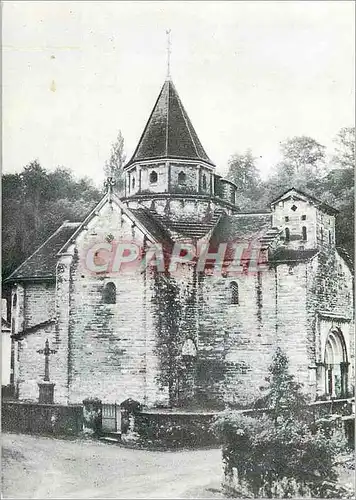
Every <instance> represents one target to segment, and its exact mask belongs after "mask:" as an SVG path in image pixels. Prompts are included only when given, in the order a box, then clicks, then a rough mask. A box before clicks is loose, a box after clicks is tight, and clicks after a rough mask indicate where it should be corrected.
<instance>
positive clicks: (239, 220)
mask: <svg viewBox="0 0 356 500" xmlns="http://www.w3.org/2000/svg"><path fill="white" fill-rule="evenodd" d="M271 220H272V216H271V214H270V213H266V214H236V215H224V216H223V217H222V218H221V220H220V221H219V223H218V225H217V227H216V228H215V230H214V232H213V234H212V238H211V241H212V243H228V242H233V241H237V240H238V241H251V240H256V239H262V238H263V237H264V236H265V235H266V234H267V232H268V231H269V230H270V229H271Z"/></svg>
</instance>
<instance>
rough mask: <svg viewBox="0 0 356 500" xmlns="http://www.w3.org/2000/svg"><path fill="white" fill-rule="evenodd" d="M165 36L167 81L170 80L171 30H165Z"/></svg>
mask: <svg viewBox="0 0 356 500" xmlns="http://www.w3.org/2000/svg"><path fill="white" fill-rule="evenodd" d="M166 35H167V80H170V79H171V52H172V49H171V30H170V29H169V30H166Z"/></svg>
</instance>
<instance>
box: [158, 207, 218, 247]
mask: <svg viewBox="0 0 356 500" xmlns="http://www.w3.org/2000/svg"><path fill="white" fill-rule="evenodd" d="M151 213H152V215H153V216H154V218H155V219H156V220H158V221H160V223H161V224H162V226H163V227H165V228H166V231H168V232H169V234H170V236H171V238H172V239H176V238H177V236H178V237H179V236H183V237H185V238H189V239H192V240H199V239H200V238H203V236H205V235H206V234H207V233H208V232H209V231H211V229H212V228H213V227H214V226H215V225H216V223H217V222H218V220H219V217H220V216H221V215H222V213H223V210H215V211H214V212H212V213H211V214H210V215H208V216H207V217H206V218H205V219H203V220H202V221H194V220H191V219H190V220H187V219H178V220H172V219H169V218H168V217H167V216H165V215H161V214H158V213H157V212H155V211H154V210H151Z"/></svg>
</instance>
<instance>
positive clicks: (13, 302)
mask: <svg viewBox="0 0 356 500" xmlns="http://www.w3.org/2000/svg"><path fill="white" fill-rule="evenodd" d="M16 305H17V293H15V294H14V296H13V298H12V307H16Z"/></svg>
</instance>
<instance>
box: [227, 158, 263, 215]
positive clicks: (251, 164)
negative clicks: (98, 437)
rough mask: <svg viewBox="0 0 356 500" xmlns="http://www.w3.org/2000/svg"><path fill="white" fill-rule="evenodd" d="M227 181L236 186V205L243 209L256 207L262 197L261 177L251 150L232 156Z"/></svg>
mask: <svg viewBox="0 0 356 500" xmlns="http://www.w3.org/2000/svg"><path fill="white" fill-rule="evenodd" d="M227 179H229V180H230V181H232V182H233V183H234V184H236V187H237V190H236V195H237V199H236V204H237V205H238V206H239V207H240V208H241V209H247V210H251V206H253V207H256V202H257V203H258V201H259V198H260V195H261V176H260V171H259V169H258V168H257V166H256V158H254V156H253V155H252V152H251V150H248V151H246V153H244V154H241V153H235V154H234V155H232V156H231V158H230V160H229V170H228V173H227Z"/></svg>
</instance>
